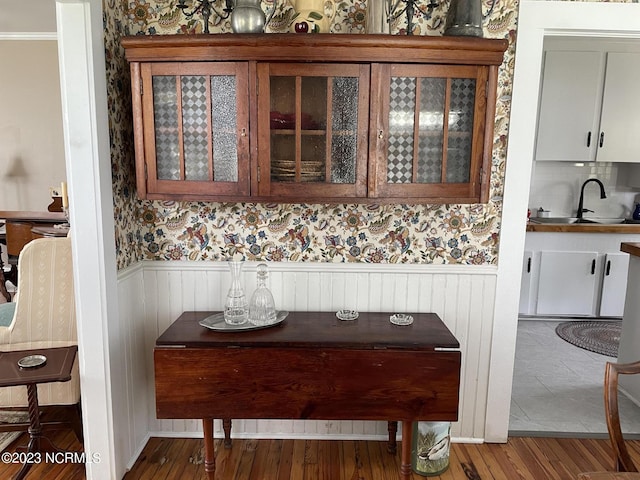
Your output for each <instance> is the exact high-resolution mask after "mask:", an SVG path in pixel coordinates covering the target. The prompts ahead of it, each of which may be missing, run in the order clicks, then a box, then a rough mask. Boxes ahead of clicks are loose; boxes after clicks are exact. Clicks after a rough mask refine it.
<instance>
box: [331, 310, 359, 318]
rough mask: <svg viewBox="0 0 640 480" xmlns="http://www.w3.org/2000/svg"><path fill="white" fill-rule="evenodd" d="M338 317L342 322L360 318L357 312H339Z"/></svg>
mask: <svg viewBox="0 0 640 480" xmlns="http://www.w3.org/2000/svg"><path fill="white" fill-rule="evenodd" d="M336 317H338V318H339V319H340V320H355V319H356V318H358V312H356V311H355V310H338V311H337V312H336Z"/></svg>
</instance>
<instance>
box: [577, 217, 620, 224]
mask: <svg viewBox="0 0 640 480" xmlns="http://www.w3.org/2000/svg"><path fill="white" fill-rule="evenodd" d="M578 223H604V224H607V225H614V224H618V223H626V219H624V218H581V219H580V220H579V221H578Z"/></svg>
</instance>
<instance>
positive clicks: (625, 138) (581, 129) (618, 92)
mask: <svg viewBox="0 0 640 480" xmlns="http://www.w3.org/2000/svg"><path fill="white" fill-rule="evenodd" d="M638 76H640V53H631V52H624V53H622V52H621V53H618V52H605V51H574V50H563V51H561V50H549V51H546V52H545V58H544V72H543V81H542V94H541V99H540V112H539V115H538V137H537V142H536V155H535V159H536V160H538V161H542V160H551V161H569V162H588V161H603V162H630V163H631V162H640V138H638V136H637V135H636V134H635V132H637V131H638V130H639V129H640V115H638V111H640V98H639V97H638V95H637V94H636V90H637V85H636V84H637V81H636V79H637V78H638Z"/></svg>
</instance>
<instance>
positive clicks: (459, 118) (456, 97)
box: [446, 78, 476, 183]
mask: <svg viewBox="0 0 640 480" xmlns="http://www.w3.org/2000/svg"><path fill="white" fill-rule="evenodd" d="M475 93H476V80H475V79H474V78H454V79H452V80H451V100H450V109H449V139H448V142H449V144H448V148H447V175H446V178H447V182H448V183H466V182H468V181H469V177H470V170H471V140H472V136H473V107H474V103H475Z"/></svg>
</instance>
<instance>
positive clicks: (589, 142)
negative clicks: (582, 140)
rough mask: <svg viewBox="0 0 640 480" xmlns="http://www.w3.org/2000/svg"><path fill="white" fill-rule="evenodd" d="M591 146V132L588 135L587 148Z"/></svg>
mask: <svg viewBox="0 0 640 480" xmlns="http://www.w3.org/2000/svg"><path fill="white" fill-rule="evenodd" d="M590 146H591V132H589V133H588V134H587V147H590Z"/></svg>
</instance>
